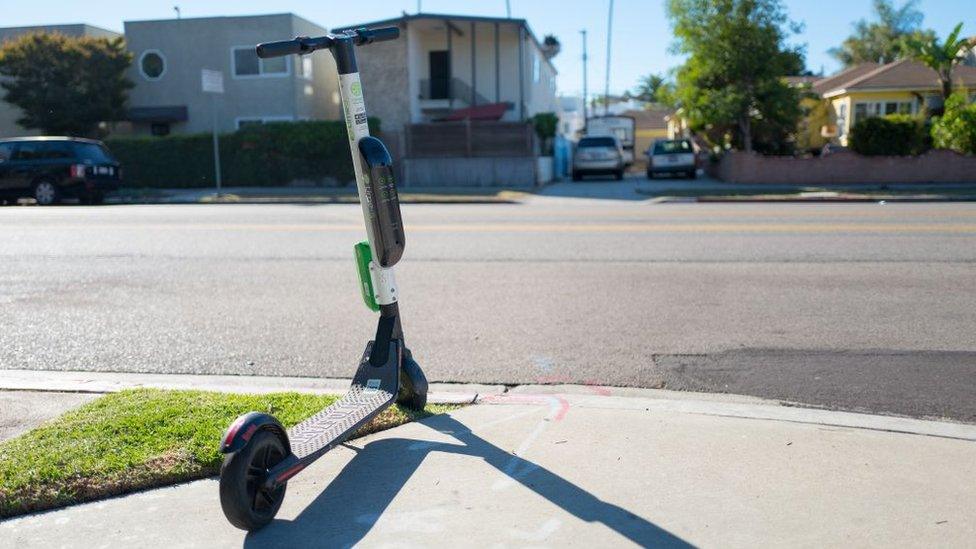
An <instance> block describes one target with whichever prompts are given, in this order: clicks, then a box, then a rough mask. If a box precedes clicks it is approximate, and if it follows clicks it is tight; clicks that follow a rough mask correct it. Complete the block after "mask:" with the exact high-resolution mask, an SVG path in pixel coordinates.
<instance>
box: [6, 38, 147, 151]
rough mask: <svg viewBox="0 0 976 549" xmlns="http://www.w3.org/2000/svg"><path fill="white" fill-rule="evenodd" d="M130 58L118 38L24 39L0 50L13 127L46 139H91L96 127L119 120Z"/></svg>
mask: <svg viewBox="0 0 976 549" xmlns="http://www.w3.org/2000/svg"><path fill="white" fill-rule="evenodd" d="M131 62H132V54H130V53H129V52H128V51H127V50H126V49H125V42H124V41H123V40H122V39H121V38H113V39H108V38H91V37H83V38H72V37H67V36H64V35H62V34H28V35H25V36H22V37H20V38H19V39H16V40H12V41H9V42H6V43H4V44H3V46H2V47H0V74H3V75H4V76H6V77H8V78H7V80H5V81H4V82H2V83H0V86H2V87H3V89H4V90H5V91H6V93H5V95H4V100H5V101H7V102H8V103H11V104H13V105H16V106H17V107H19V108H20V109H21V111H23V116H22V117H21V118H20V119H18V120H17V123H18V124H20V125H21V126H23V127H24V128H29V129H30V128H36V129H40V130H41V131H43V132H45V133H48V134H57V135H73V136H83V137H97V136H98V134H99V123H101V122H110V121H115V120H120V119H122V117H123V115H124V112H125V102H126V100H127V98H128V90H129V89H130V88H132V83H131V82H129V81H128V80H127V79H126V78H125V70H126V69H127V68H128V67H129V64H130V63H131Z"/></svg>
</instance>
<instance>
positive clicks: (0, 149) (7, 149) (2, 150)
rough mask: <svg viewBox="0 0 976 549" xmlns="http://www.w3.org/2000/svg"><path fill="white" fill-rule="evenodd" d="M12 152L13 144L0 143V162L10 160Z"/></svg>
mask: <svg viewBox="0 0 976 549" xmlns="http://www.w3.org/2000/svg"><path fill="white" fill-rule="evenodd" d="M12 152H14V144H13V143H0V162H4V161H7V160H10V153H12Z"/></svg>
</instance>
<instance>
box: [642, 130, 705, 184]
mask: <svg viewBox="0 0 976 549" xmlns="http://www.w3.org/2000/svg"><path fill="white" fill-rule="evenodd" d="M695 156H696V155H695V145H694V144H693V143H692V142H691V139H658V140H657V141H655V142H654V145H653V146H652V147H651V148H650V149H648V150H647V178H648V179H654V176H655V175H657V174H662V173H663V174H684V175H687V176H688V177H690V178H691V179H694V178H695V177H697V175H698V163H697V162H696V160H695Z"/></svg>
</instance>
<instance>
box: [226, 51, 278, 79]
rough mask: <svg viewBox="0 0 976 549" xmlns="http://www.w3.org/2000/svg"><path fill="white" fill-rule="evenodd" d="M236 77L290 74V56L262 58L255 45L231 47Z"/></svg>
mask: <svg viewBox="0 0 976 549" xmlns="http://www.w3.org/2000/svg"><path fill="white" fill-rule="evenodd" d="M231 54H232V55H231V64H232V67H233V72H234V78H260V77H274V76H287V75H288V58H287V57H273V58H271V59H261V58H259V57H258V54H257V52H255V51H254V46H236V47H234V48H232V49H231Z"/></svg>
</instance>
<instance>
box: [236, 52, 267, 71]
mask: <svg viewBox="0 0 976 549" xmlns="http://www.w3.org/2000/svg"><path fill="white" fill-rule="evenodd" d="M234 74H236V75H237V76H255V75H258V74H261V64H260V62H259V61H258V54H257V52H255V51H254V48H237V49H235V50H234Z"/></svg>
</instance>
